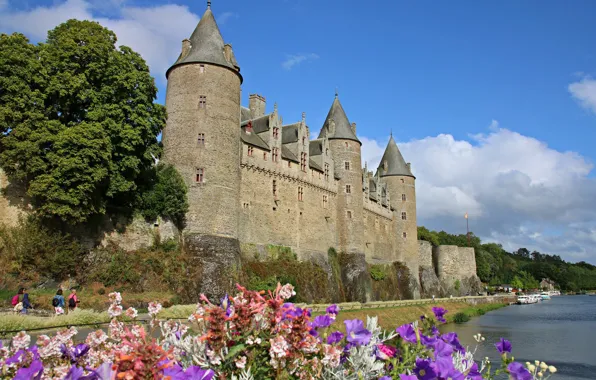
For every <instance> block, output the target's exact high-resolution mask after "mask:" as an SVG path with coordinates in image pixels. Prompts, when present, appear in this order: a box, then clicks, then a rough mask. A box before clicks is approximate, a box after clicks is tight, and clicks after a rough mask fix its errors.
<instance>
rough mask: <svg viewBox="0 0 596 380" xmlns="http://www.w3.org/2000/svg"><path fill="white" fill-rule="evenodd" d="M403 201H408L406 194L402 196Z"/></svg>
mask: <svg viewBox="0 0 596 380" xmlns="http://www.w3.org/2000/svg"><path fill="white" fill-rule="evenodd" d="M401 200H402V201H404V202H405V201H406V194H402V195H401Z"/></svg>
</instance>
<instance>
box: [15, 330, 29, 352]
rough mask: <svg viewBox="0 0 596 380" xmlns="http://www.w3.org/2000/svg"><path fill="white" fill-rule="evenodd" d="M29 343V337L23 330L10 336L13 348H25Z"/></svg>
mask: <svg viewBox="0 0 596 380" xmlns="http://www.w3.org/2000/svg"><path fill="white" fill-rule="evenodd" d="M29 343H31V337H30V336H29V335H28V334H27V333H26V332H24V331H21V332H19V333H17V334H16V335H15V336H14V337H13V338H12V346H13V347H14V349H15V350H20V349H23V348H27V347H29Z"/></svg>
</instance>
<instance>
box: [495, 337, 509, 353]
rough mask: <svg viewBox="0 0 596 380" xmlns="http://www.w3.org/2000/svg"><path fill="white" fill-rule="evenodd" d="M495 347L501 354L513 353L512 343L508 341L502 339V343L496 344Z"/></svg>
mask: <svg viewBox="0 0 596 380" xmlns="http://www.w3.org/2000/svg"><path fill="white" fill-rule="evenodd" d="M495 347H497V351H499V353H500V354H503V353H505V352H509V353H510V352H511V342H509V341H508V340H507V339H503V338H501V341H499V342H497V343H495Z"/></svg>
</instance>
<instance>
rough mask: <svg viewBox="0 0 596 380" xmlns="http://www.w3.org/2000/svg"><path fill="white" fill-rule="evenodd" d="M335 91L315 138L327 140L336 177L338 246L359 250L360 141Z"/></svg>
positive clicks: (360, 197) (354, 250)
mask: <svg viewBox="0 0 596 380" xmlns="http://www.w3.org/2000/svg"><path fill="white" fill-rule="evenodd" d="M355 132H356V125H355V124H350V122H349V120H348V117H347V116H346V113H345V111H344V109H343V107H342V105H341V103H340V102H339V98H338V96H337V94H335V99H334V100H333V103H332V104H331V109H330V110H329V113H328V114H327V118H326V119H325V124H324V125H323V127H322V128H321V132H320V134H319V138H325V137H326V138H327V139H328V140H329V148H330V151H331V154H332V157H333V162H334V169H335V174H336V175H337V176H338V177H339V178H340V180H339V186H338V196H337V230H338V243H339V248H340V250H342V251H344V252H347V253H363V252H364V243H363V232H362V231H364V225H363V214H362V213H363V195H362V194H363V193H362V161H361V150H360V148H361V145H362V143H361V142H360V140H358V137H356V133H355Z"/></svg>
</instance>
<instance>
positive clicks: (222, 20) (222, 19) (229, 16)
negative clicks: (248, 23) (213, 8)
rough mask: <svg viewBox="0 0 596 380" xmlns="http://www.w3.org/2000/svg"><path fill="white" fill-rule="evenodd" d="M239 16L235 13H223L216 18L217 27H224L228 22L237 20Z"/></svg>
mask: <svg viewBox="0 0 596 380" xmlns="http://www.w3.org/2000/svg"><path fill="white" fill-rule="evenodd" d="M239 17H240V15H239V14H238V13H236V12H224V13H222V14H220V15H219V16H217V23H218V24H219V25H225V24H226V23H227V22H228V21H230V20H234V19H237V18H239Z"/></svg>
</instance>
